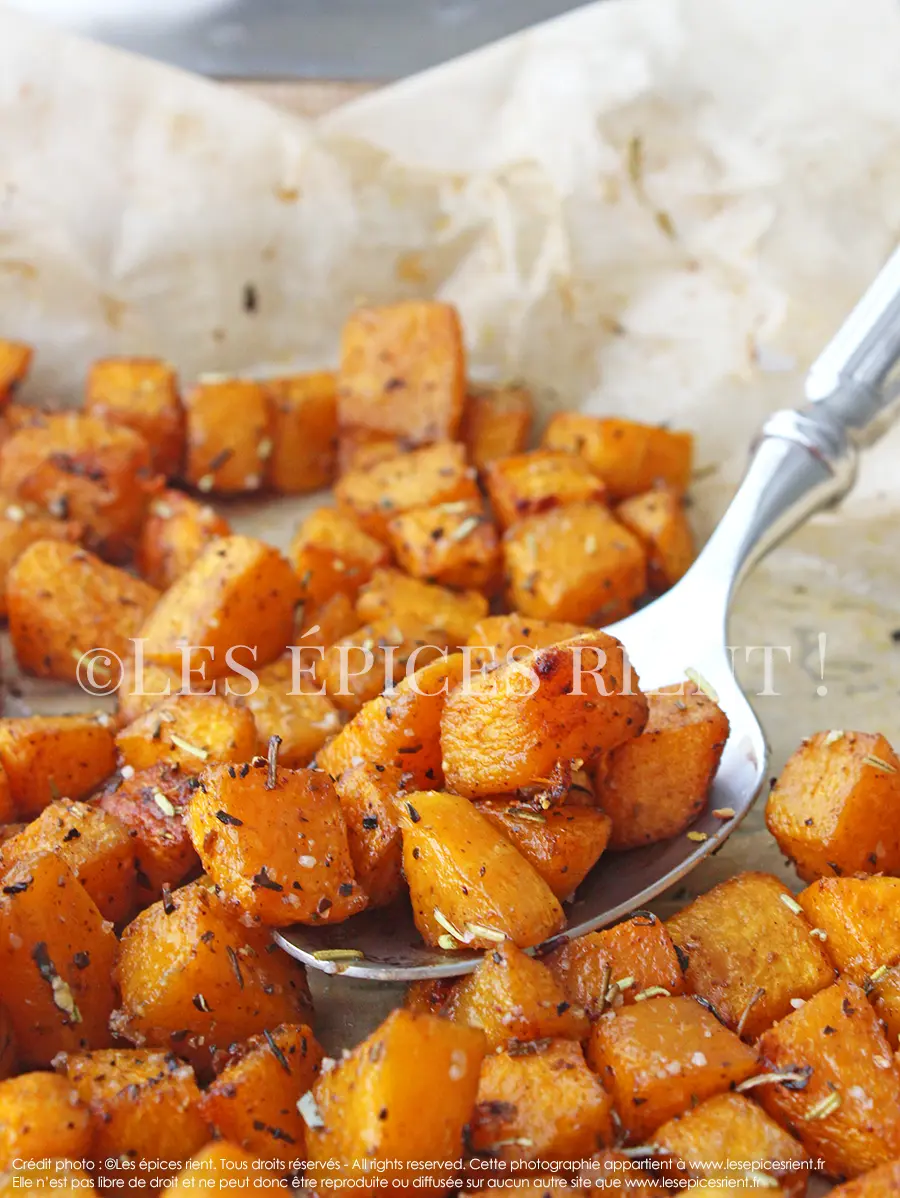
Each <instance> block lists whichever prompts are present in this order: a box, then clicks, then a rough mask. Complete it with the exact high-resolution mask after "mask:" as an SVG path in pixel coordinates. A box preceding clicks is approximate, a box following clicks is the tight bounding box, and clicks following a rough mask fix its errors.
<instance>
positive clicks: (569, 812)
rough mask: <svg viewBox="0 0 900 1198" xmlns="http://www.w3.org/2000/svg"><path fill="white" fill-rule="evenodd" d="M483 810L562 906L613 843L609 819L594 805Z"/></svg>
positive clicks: (494, 803) (497, 803)
mask: <svg viewBox="0 0 900 1198" xmlns="http://www.w3.org/2000/svg"><path fill="white" fill-rule="evenodd" d="M478 810H479V812H480V813H481V814H482V815H483V816H484V817H485V819H487V820H489V821H490V823H492V824H493V825H494V827H495V828H497V830H498V831H500V832H502V833H503V835H504V836H505V837H506V839H507V840H508V841H509V842H510V844H512V845H514V846H515V847H516V848H517V849H518V850H519V852H520V853H521V854H522V856H523V857H524V858H525V860H526V861H530V862H531V864H532V865H533V866H534V868H535V869H536V870H537V871H538V873H539V874H540V875H541V877H542V878H543V879H544V881H545V882H546V883H547V885H548V886H549V887H550V889H551V890H552V891H553V893H554V894H555V895H556V897H557V898H558V899H559V901H560V902H561V903H564V902H565V901H566V899H568V898H570V897H571V896H572V895H573V894H574V893H575V891H576V890H577V888H578V887H579V886H580V885H581V883H582V882H583V881H584V879H585V878H586V877H587V875H588V874H589V873H590V871H591V870H592V869H593V868H594V866H595V865H596V864H597V862H598V861H599V860H600V857H601V855H602V853H603V850H604V849H605V848H606V843H607V841H608V840H609V829H610V821H609V817H608V816H606V815H604V813H603V812H602V811H598V810H597V809H596V808H593V807H569V806H566V807H557V808H556V809H554V810H549V811H535V810H534V808H532V807H528V806H525V805H524V804H521V803H515V802H510V801H507V800H503V799H490V800H485V801H483V802H481V803H479V804H478Z"/></svg>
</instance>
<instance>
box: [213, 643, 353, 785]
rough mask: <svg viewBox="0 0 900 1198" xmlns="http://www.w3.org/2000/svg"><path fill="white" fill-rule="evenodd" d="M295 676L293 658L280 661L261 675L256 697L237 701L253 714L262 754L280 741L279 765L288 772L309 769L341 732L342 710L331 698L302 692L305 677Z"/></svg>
mask: <svg viewBox="0 0 900 1198" xmlns="http://www.w3.org/2000/svg"><path fill="white" fill-rule="evenodd" d="M295 673H296V671H295V669H294V662H293V660H292V658H291V657H280V658H279V659H278V660H277V661H273V662H272V663H271V665H267V666H263V668H262V669H261V670H259V671H258V672H257V674H256V679H257V683H258V685H257V686H256V689H255V690H254V691H253V692H252V694H247V695H246V697H244V698H237V699H235V700H234V701H235V702H236V703H238V704H240V705H242V706H245V707H246V708H247V709H248V710H249V711H251V712H252V713H253V718H254V720H255V721H256V730H257V733H258V736H259V752H260V753H265V752H266V748H267V746H268V744H269V741H270V739H271V738H272V737H273V736H278V737H279V738H280V743H279V746H278V761H279V764H280V765H284V766H287V767H288V769H297V768H298V767H299V766H304V765H309V763H310V761H312V759H313V758H314V757H315V755H316V753H317V752H318V751H319V749H321V748H322V746H323V745H325V744H326V743H327V742H328V741H329V740H330V739H331V738H332V737H333V736H334V735H335V734H336V733H337V732H339V731H340V728H341V718H340V715H339V714H338V710H337V708H336V707H335V706H334V704H333V703H332V702H331V700H330V699H329V698H328V696H327V695H320V694H317V693H316V692H315V691H314V690H304V689H302V688H303V686H304V678H303V675H302V673H301V674H300V676H299V677H298V678H295V677H294V675H295ZM296 682H299V684H300V685H299V686H296V685H295V683H296ZM235 686H237V680H236V681H235Z"/></svg>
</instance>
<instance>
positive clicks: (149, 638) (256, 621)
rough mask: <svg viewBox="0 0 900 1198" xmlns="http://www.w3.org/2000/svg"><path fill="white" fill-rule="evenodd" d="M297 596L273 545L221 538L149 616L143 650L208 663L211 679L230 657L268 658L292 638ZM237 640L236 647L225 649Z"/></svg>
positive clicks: (176, 661) (156, 658)
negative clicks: (234, 651)
mask: <svg viewBox="0 0 900 1198" xmlns="http://www.w3.org/2000/svg"><path fill="white" fill-rule="evenodd" d="M298 599H299V586H298V582H297V579H296V576H295V575H294V572H293V570H292V569H291V567H290V565H289V564H288V562H287V561H286V559H285V558H283V557H282V556H281V554H280V553H279V552H278V550H277V549H273V548H272V546H271V545H266V544H264V543H263V542H262V541H257V540H254V539H253V538H252V537H244V536H233V537H221V538H220V539H218V540H215V541H212V542H211V543H210V544H209V545H208V546H207V547H206V549H204V550H203V552H202V553H201V554H200V556H199V557H198V558H197V560H196V561H195V562H194V564H193V565H192V566H191V567H190V569H189V570H188V571H187V573H185V574H183V575H182V576H181V578H179V579H178V580H177V581H176V582H175V583H174V585H173V586H172V587H170V588H169V590H168V591H166V593H165V595H163V597H162V599H161V600H160V602H159V603H158V604H157V605H156V607H155V608H154V610H153V611H152V612H151V613H150V615H149V616H148V617H147V619H146V621H145V622H144V625H143V627H142V629H141V636H142V637H143V638H144V641H145V644H144V654H145V656H146V659H147V661H148V662H154V663H155V664H158V665H166V666H172V667H174V668H176V669H181V667H182V661H183V659H184V658H185V657H186V656H187V657H188V658H189V660H190V662H191V665H192V666H196V667H200V666H202V665H205V666H206V673H205V675H204V677H206V678H208V679H211V678H221V677H222V676H223V675H225V674H228V673H230V672H231V671H232V670H233V669H234V664H235V660H239V661H240V662H241V663H242V664H244V665H245V666H254V667H255V666H264V665H267V664H268V663H269V662H270V661H274V660H275V658H276V657H280V656H281V654H282V653H283V652H284V650H285V648H286V646H287V645H289V644H290V643H291V638H292V635H293V630H294V609H295V607H296V605H297V601H298ZM183 646H188V647H194V648H192V649H184V651H183ZM197 646H202V648H196V647H197ZM234 647H237V648H240V649H241V652H240V653H232V654H229V650H231V649H233V648H234Z"/></svg>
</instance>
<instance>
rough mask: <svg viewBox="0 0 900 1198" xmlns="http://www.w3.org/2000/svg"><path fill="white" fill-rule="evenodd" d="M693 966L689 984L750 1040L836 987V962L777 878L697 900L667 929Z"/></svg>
mask: <svg viewBox="0 0 900 1198" xmlns="http://www.w3.org/2000/svg"><path fill="white" fill-rule="evenodd" d="M668 928H669V934H670V935H671V937H672V939H673V941H674V942H675V944H677V945H678V947H679V948H680V949H681V950H682V952H683V954H684V957H685V959H686V960H687V970H686V971H685V982H686V983H687V987H688V989H689V990H690V991H691V993H692V994H699V995H700V997H701V998H705V999H707V1001H708V1002H711V1003H712V1004H713V1006H714V1007H715V1009H716V1010H717V1011H718V1012H719V1014H720V1015H721V1016H722V1018H723V1019H724V1021H725V1023H726V1024H727V1025H728V1026H729V1027H730V1028H731V1029H732V1030H733V1031H736V1032H737V1033H738V1035H739V1036H743V1037H744V1039H746V1040H756V1038H757V1037H758V1036H759V1035H760V1034H761V1033H762V1032H764V1031H765V1030H766V1028H768V1027H771V1026H772V1024H773V1023H774V1022H775V1021H776V1020H778V1019H783V1018H784V1017H785V1016H786V1015H789V1014H790V1013H791V1010H792V1008H793V1006H794V1003H795V1002H796V1001H797V1000H805V999H807V998H810V997H811V996H812V995H813V994H816V993H817V992H818V991H819V990H823V989H824V988H825V987H826V986H830V985H831V983H832V982H833V981H834V970H833V969H832V966H831V962H830V961H829V960H828V958H827V956H826V955H825V953H824V952H823V951H822V945H821V943H820V942H819V941H818V940H817V939H815V937H813V936H811V935H810V933H811V931H812V928H811V926H810V924H809V923H808V922H807V920H806V918H805V917H804V915H803V912H802V911H800V910H798V908H797V904H796V902H795V900H794V897H793V895H792V894H791V892H790V891H789V890H788V889H787V887H786V886H783V885H782V884H781V882H779V881H778V879H777V878H774V877H772V875H771V874H762V873H743V874H739V875H738V876H737V877H736V878H730V879H729V880H728V881H726V882H721V883H720V884H719V885H718V886H714V887H713V889H712V890H709V891H707V893H706V894H701V895H700V896H699V898H696V899H694V901H693V902H692V903H690V904H689V905H688V906H687V907H685V909H684V910H683V911H680V912H679V913H678V914H677V915H675V916H673V917H672V919H670V920H669V923H668Z"/></svg>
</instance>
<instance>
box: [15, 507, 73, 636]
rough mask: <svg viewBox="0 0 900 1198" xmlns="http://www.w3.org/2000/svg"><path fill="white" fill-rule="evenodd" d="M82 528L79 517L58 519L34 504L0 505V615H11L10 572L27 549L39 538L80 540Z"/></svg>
mask: <svg viewBox="0 0 900 1198" xmlns="http://www.w3.org/2000/svg"><path fill="white" fill-rule="evenodd" d="M82 532H83V529H82V527H81V525H80V524H78V523H76V521H74V520H56V519H54V518H53V517H52V516H47V515H45V514H44V513H42V512H41V511H40V509H39V508H35V507H34V505H32V504H28V505H23V504H20V503H10V504H7V505H6V507H2V506H0V616H6V615H7V602H6V588H7V586H8V580H9V572H10V570H11V569H12V567H13V565H14V564H15V562H16V561H17V560H18V559H19V558H20V557H21V556H22V554H23V553H24V552H25V550H26V549H28V548H29V547H30V546H31V545H33V544H34V543H35V542H36V541H69V542H76V541H79V540H80V539H81V535H82Z"/></svg>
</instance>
